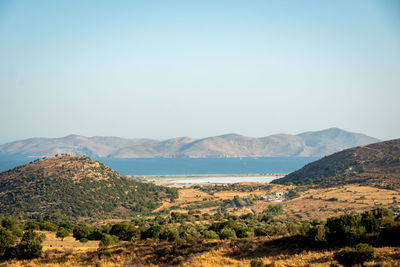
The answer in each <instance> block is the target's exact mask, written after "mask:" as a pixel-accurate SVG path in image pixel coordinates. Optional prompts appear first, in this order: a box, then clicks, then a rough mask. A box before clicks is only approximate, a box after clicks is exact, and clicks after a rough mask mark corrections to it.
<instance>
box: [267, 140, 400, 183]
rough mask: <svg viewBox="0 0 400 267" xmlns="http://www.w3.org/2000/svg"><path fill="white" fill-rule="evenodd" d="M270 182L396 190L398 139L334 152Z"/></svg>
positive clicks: (399, 169) (399, 173)
mask: <svg viewBox="0 0 400 267" xmlns="http://www.w3.org/2000/svg"><path fill="white" fill-rule="evenodd" d="M272 183H276V184H295V185H305V184H313V185H327V186H330V185H338V184H349V183H362V184H364V185H374V186H378V187H384V188H390V189H392V188H400V139H394V140H390V141H384V142H379V143H374V144H371V145H367V146H358V147H353V148H349V149H346V150H343V151H340V152H337V153H334V154H332V155H330V156H327V157H324V158H322V159H320V160H317V161H314V162H311V163H309V164H307V165H306V166H304V167H303V168H301V169H300V170H297V171H295V172H292V173H290V174H288V175H286V176H285V177H282V178H279V179H276V180H274V181H272Z"/></svg>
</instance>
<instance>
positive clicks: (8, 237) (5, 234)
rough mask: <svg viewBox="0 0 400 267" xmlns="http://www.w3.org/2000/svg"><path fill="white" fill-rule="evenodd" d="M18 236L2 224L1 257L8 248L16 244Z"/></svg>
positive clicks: (0, 238) (0, 228) (0, 237)
mask: <svg viewBox="0 0 400 267" xmlns="http://www.w3.org/2000/svg"><path fill="white" fill-rule="evenodd" d="M15 240H16V237H15V236H13V234H12V233H11V231H9V230H7V229H6V228H4V227H2V226H0V257H3V256H4V254H5V253H6V251H7V250H8V249H10V248H11V247H13V246H14V243H15Z"/></svg>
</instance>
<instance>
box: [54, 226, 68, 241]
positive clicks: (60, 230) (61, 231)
mask: <svg viewBox="0 0 400 267" xmlns="http://www.w3.org/2000/svg"><path fill="white" fill-rule="evenodd" d="M70 234H71V232H70V231H69V230H68V229H65V228H64V227H60V228H58V231H57V233H56V237H57V238H61V241H64V238H66V237H67V236H69V235H70Z"/></svg>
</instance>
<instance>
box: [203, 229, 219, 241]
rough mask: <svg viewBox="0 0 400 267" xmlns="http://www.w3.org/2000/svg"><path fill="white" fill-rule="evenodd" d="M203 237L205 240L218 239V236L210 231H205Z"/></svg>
mask: <svg viewBox="0 0 400 267" xmlns="http://www.w3.org/2000/svg"><path fill="white" fill-rule="evenodd" d="M203 236H204V238H205V239H218V238H219V236H218V234H217V233H216V232H214V231H212V230H205V231H204V232H203Z"/></svg>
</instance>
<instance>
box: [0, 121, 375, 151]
mask: <svg viewBox="0 0 400 267" xmlns="http://www.w3.org/2000/svg"><path fill="white" fill-rule="evenodd" d="M379 141H380V140H379V139H376V138H373V137H370V136H367V135H365V134H359V133H352V132H347V131H344V130H341V129H338V128H329V129H326V130H322V131H315V132H305V133H301V134H298V135H290V134H275V135H270V136H267V137H260V138H253V137H246V136H242V135H238V134H226V135H221V136H215V137H207V138H203V139H194V138H190V137H181V138H173V139H168V140H165V141H157V140H152V139H124V138H119V137H100V136H95V137H85V136H79V135H68V136H65V137H61V138H30V139H25V140H20V141H15V142H11V143H7V144H3V145H0V152H1V153H8V154H21V155H27V156H47V157H49V156H54V155H55V154H61V153H67V154H70V155H87V156H90V157H111V158H156V157H168V158H170V157H190V158H205V157H293V156H297V157H311V156H316V157H321V156H325V155H329V154H332V153H334V152H337V151H340V150H343V149H346V148H350V147H354V146H360V145H367V144H371V143H375V142H379Z"/></svg>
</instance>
